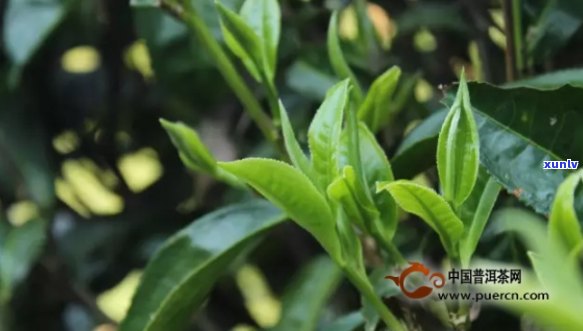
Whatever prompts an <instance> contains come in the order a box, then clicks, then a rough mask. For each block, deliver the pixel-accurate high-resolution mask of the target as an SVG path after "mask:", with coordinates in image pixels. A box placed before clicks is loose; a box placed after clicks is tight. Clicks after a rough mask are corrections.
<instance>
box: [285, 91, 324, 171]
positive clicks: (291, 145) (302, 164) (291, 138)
mask: <svg viewBox="0 0 583 331" xmlns="http://www.w3.org/2000/svg"><path fill="white" fill-rule="evenodd" d="M279 114H280V118H281V130H282V131H283V140H284V143H285V149H286V151H287V154H288V155H289V158H290V159H291V162H292V164H293V165H294V166H295V167H296V168H298V169H300V170H301V171H302V172H303V173H304V174H305V175H306V176H308V178H310V179H311V180H312V182H314V183H317V176H316V174H315V173H314V169H313V168H312V164H311V163H310V161H309V160H308V158H307V157H306V154H304V151H303V150H302V148H301V147H300V144H299V143H298V141H297V139H296V136H295V134H294V129H293V128H292V126H291V123H290V121H289V117H288V116H287V111H286V110H285V107H284V106H283V103H282V102H281V101H280V102H279Z"/></svg>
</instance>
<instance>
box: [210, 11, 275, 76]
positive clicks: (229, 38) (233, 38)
mask: <svg viewBox="0 0 583 331" xmlns="http://www.w3.org/2000/svg"><path fill="white" fill-rule="evenodd" d="M216 4H217V10H218V13H219V15H220V18H221V29H222V31H223V36H224V38H225V43H226V44H227V47H229V49H230V50H231V52H233V54H235V55H236V56H237V57H238V58H239V59H241V61H242V62H243V64H244V65H245V67H246V68H247V70H248V71H249V73H250V74H251V75H252V76H253V77H254V78H255V79H256V80H257V81H261V75H260V73H261V70H262V68H263V63H264V62H263V61H264V57H263V51H262V49H263V48H262V46H261V41H260V40H259V36H258V35H257V34H256V33H255V32H254V31H253V29H251V27H250V26H249V25H248V24H247V23H246V22H245V21H244V20H243V19H242V18H241V17H240V16H239V15H237V13H235V12H233V11H232V10H230V9H229V8H227V7H225V6H224V5H222V4H221V3H220V2H217V3H216Z"/></svg>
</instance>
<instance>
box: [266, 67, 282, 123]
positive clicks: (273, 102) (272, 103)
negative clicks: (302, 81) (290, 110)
mask: <svg viewBox="0 0 583 331" xmlns="http://www.w3.org/2000/svg"><path fill="white" fill-rule="evenodd" d="M263 81H264V82H265V87H266V90H267V101H268V102H269V108H270V109H271V116H273V122H274V124H275V127H279V126H280V125H281V120H280V118H279V98H278V95H279V93H278V92H277V88H276V87H275V84H273V82H272V81H271V80H270V79H269V78H267V77H265V76H264V77H263Z"/></svg>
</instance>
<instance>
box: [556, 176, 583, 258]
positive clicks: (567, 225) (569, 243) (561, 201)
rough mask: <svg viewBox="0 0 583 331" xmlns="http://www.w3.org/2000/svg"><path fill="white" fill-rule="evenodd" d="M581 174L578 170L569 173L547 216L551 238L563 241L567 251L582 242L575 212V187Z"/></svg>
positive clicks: (582, 236)
mask: <svg viewBox="0 0 583 331" xmlns="http://www.w3.org/2000/svg"><path fill="white" fill-rule="evenodd" d="M582 174H583V173H582V172H581V171H578V172H576V173H573V174H571V175H569V177H567V179H565V181H564V182H563V183H562V184H561V185H560V186H559V189H558V190H557V194H556V195H555V201H554V202H553V206H552V208H551V214H550V217H549V235H550V238H551V240H555V241H557V242H561V243H563V244H564V245H565V248H566V249H567V251H568V252H571V251H573V249H576V248H577V247H579V246H580V245H581V243H582V242H583V235H582V234H581V226H580V225H579V221H578V220H577V214H576V213H575V189H576V188H577V186H578V185H579V184H581V175H582Z"/></svg>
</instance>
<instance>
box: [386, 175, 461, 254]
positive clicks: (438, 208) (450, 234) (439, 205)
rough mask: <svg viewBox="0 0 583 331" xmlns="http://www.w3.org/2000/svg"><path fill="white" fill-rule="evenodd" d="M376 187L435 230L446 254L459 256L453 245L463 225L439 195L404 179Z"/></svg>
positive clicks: (459, 236)
mask: <svg viewBox="0 0 583 331" xmlns="http://www.w3.org/2000/svg"><path fill="white" fill-rule="evenodd" d="M377 190H378V191H381V190H388V191H389V192H390V193H391V195H392V196H393V198H394V199H395V201H397V204H399V206H401V208H403V209H404V210H405V211H406V212H408V213H411V214H414V215H417V216H419V217H420V218H421V219H423V220H424V221H425V223H427V225H429V226H430V227H431V228H432V229H433V230H434V231H435V232H437V234H438V235H439V238H440V239H441V242H442V244H443V247H444V248H445V250H446V251H447V253H448V255H450V256H451V257H456V256H458V252H457V251H456V246H455V245H456V244H457V242H458V241H459V240H460V239H461V237H462V234H463V231H464V224H463V223H462V221H461V220H460V219H459V218H458V217H457V216H456V215H455V213H454V212H453V210H452V209H451V207H450V206H449V205H448V203H447V202H446V201H445V200H444V199H443V198H442V197H441V196H440V195H438V194H437V193H436V192H435V191H433V190H432V189H429V188H427V187H424V186H421V185H418V184H415V183H412V182H409V181H405V180H398V181H395V182H390V183H379V184H378V186H377Z"/></svg>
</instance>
